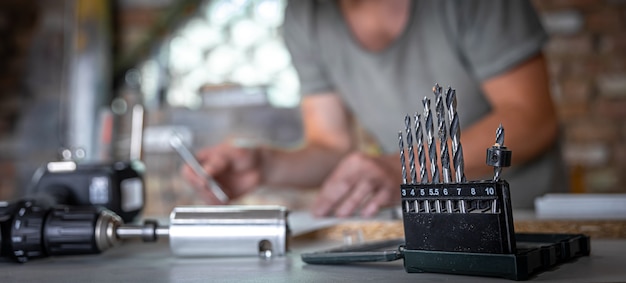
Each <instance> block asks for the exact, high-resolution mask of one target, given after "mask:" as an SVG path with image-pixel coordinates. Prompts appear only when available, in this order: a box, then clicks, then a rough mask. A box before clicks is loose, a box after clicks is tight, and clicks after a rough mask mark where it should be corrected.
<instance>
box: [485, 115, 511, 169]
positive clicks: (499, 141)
mask: <svg viewBox="0 0 626 283" xmlns="http://www.w3.org/2000/svg"><path fill="white" fill-rule="evenodd" d="M487 165H490V166H493V180H494V181H498V180H499V179H500V174H501V173H502V167H508V166H510V165H511V151H510V150H508V149H507V148H506V146H504V128H503V127H502V124H500V126H499V127H498V129H497V130H496V143H495V144H494V145H493V146H492V147H491V148H488V149H487Z"/></svg>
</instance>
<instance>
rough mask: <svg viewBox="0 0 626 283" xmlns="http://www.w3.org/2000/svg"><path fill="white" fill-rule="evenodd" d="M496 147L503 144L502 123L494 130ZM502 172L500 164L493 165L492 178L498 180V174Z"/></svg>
mask: <svg viewBox="0 0 626 283" xmlns="http://www.w3.org/2000/svg"><path fill="white" fill-rule="evenodd" d="M494 146H496V147H503V146H504V128H503V127H502V123H500V126H499V127H498V129H497V130H496V144H495V145H494ZM501 173H502V166H495V167H493V180H494V181H498V180H499V179H500V174H501Z"/></svg>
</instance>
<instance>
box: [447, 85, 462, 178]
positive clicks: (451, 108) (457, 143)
mask: <svg viewBox="0 0 626 283" xmlns="http://www.w3.org/2000/svg"><path fill="white" fill-rule="evenodd" d="M446 105H447V108H448V119H449V120H450V138H451V139H452V162H453V165H454V173H455V177H456V180H455V181H456V182H458V183H462V182H466V179H465V170H464V167H465V164H464V159H463V146H462V145H461V126H460V124H459V114H458V113H457V111H456V90H454V89H451V88H448V90H447V91H446Z"/></svg>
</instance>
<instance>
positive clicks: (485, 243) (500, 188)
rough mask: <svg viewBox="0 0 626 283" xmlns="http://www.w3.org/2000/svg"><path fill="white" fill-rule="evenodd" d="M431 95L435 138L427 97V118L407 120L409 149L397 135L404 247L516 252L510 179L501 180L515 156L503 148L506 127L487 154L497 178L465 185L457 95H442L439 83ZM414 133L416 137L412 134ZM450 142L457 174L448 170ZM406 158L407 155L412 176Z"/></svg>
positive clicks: (449, 168) (401, 133)
mask: <svg viewBox="0 0 626 283" xmlns="http://www.w3.org/2000/svg"><path fill="white" fill-rule="evenodd" d="M433 93H434V95H435V113H434V116H436V122H437V129H436V137H435V128H434V123H433V120H434V119H433V113H432V111H431V110H430V101H431V100H430V99H429V98H428V97H424V99H423V100H422V102H423V107H424V111H423V114H422V115H423V116H422V115H420V114H417V113H416V114H415V116H414V119H413V120H412V119H411V117H410V116H409V115H407V116H406V117H405V121H404V122H405V131H404V132H405V133H406V143H407V146H406V147H405V146H404V135H403V132H402V131H401V132H399V133H398V140H399V147H400V160H401V166H402V168H403V169H402V174H403V175H402V180H403V185H402V186H401V191H400V192H401V196H402V211H403V217H404V229H405V237H406V249H407V250H430V251H450V252H486V253H512V252H514V251H515V235H514V232H513V219H512V213H511V202H510V194H509V188H508V184H507V182H506V181H504V180H500V179H499V175H500V172H501V168H502V167H506V166H509V165H510V161H511V158H510V157H511V152H510V151H508V150H507V149H506V147H504V140H503V138H504V129H503V127H502V126H500V127H499V128H498V130H497V132H498V134H497V137H498V138H497V141H496V144H495V145H494V146H493V147H492V148H490V149H489V150H488V151H489V153H488V155H489V156H488V157H487V159H488V164H490V165H493V166H494V168H497V169H496V176H494V179H493V180H488V181H487V180H486V181H474V182H467V180H466V177H465V173H464V168H463V167H464V160H463V146H462V144H461V141H460V127H459V115H458V113H457V111H456V91H455V90H454V89H452V88H448V89H447V90H446V91H445V93H444V92H443V91H442V88H441V87H440V86H439V85H435V86H434V87H433ZM444 96H445V98H444ZM444 99H445V106H444ZM446 116H447V117H448V118H447V119H446ZM422 117H423V121H422ZM422 123H423V124H424V126H423V127H422ZM448 125H449V126H448ZM413 129H415V133H412V130H413ZM448 129H449V131H448ZM448 133H449V134H448ZM414 137H415V142H414V141H413V138H414ZM449 143H450V144H451V147H452V165H453V167H454V170H452V168H451V166H450V153H449V150H448V144H449ZM414 144H415V145H416V146H417V148H415V147H414ZM437 145H438V146H437ZM437 147H438V148H439V150H438V149H437ZM426 151H428V163H427V161H426V154H425V152H426ZM405 152H406V153H405ZM405 155H408V168H410V169H409V172H408V173H407V170H406V168H407V164H406V158H405ZM415 155H417V163H416V160H415ZM503 157H504V158H503ZM417 166H419V172H420V174H419V175H420V176H419V178H418V176H417V169H416V167H417ZM440 168H441V170H440ZM408 174H410V176H408Z"/></svg>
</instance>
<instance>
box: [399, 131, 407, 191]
mask: <svg viewBox="0 0 626 283" xmlns="http://www.w3.org/2000/svg"><path fill="white" fill-rule="evenodd" d="M398 146H399V147H400V164H401V166H402V184H406V161H405V159H404V143H403V142H402V131H400V132H398Z"/></svg>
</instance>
